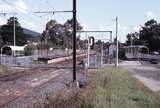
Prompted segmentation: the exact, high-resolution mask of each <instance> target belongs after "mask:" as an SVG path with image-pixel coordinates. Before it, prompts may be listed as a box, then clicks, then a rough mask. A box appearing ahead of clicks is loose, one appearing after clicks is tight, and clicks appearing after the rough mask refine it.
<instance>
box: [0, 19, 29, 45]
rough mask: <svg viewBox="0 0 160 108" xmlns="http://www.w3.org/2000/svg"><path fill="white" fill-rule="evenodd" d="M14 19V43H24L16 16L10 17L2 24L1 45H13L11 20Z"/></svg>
mask: <svg viewBox="0 0 160 108" xmlns="http://www.w3.org/2000/svg"><path fill="white" fill-rule="evenodd" d="M14 19H15V34H16V45H18V46H23V45H25V44H26V42H27V41H26V38H25V36H24V32H23V29H22V27H21V26H20V23H19V22H18V18H16V17H11V18H10V19H8V22H7V24H5V25H2V27H1V29H0V36H1V39H2V44H3V45H6V44H7V45H13V43H14V36H13V34H14V30H13V24H14V23H13V22H14Z"/></svg>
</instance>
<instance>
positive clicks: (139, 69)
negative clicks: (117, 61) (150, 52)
mask: <svg viewBox="0 0 160 108" xmlns="http://www.w3.org/2000/svg"><path fill="white" fill-rule="evenodd" d="M133 62H134V61H131V62H130V61H128V62H127V64H125V65H124V63H123V65H120V66H121V67H123V68H127V69H128V70H129V72H131V73H132V74H133V76H134V77H135V78H137V79H138V80H140V81H141V82H142V83H143V84H144V85H145V86H147V87H148V88H150V89H151V90H152V91H154V92H159V91H160V68H159V66H157V65H149V64H145V65H144V64H141V65H140V64H139V63H136V62H137V61H136V62H134V63H133ZM133 64H134V65H133Z"/></svg>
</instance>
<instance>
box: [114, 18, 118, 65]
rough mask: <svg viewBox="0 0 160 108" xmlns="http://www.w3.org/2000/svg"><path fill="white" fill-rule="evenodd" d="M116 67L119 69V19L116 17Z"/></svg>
mask: <svg viewBox="0 0 160 108" xmlns="http://www.w3.org/2000/svg"><path fill="white" fill-rule="evenodd" d="M115 65H116V67H118V17H116V63H115Z"/></svg>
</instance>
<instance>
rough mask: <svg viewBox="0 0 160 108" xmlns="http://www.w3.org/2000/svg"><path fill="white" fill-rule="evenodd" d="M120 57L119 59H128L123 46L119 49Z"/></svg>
mask: <svg viewBox="0 0 160 108" xmlns="http://www.w3.org/2000/svg"><path fill="white" fill-rule="evenodd" d="M118 58H119V59H122V60H125V59H126V55H125V49H123V48H120V49H119V52H118Z"/></svg>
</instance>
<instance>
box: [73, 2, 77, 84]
mask: <svg viewBox="0 0 160 108" xmlns="http://www.w3.org/2000/svg"><path fill="white" fill-rule="evenodd" d="M76 5H77V3H76V0H73V81H76V68H77V67H76V13H77V12H76V11H77V9H76V8H77V7H76Z"/></svg>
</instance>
